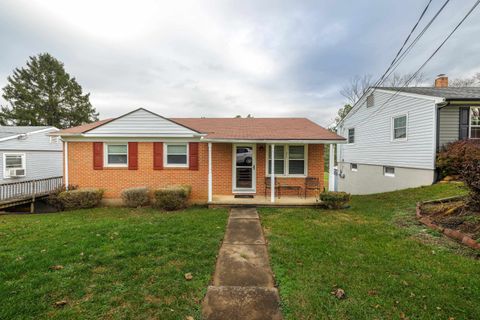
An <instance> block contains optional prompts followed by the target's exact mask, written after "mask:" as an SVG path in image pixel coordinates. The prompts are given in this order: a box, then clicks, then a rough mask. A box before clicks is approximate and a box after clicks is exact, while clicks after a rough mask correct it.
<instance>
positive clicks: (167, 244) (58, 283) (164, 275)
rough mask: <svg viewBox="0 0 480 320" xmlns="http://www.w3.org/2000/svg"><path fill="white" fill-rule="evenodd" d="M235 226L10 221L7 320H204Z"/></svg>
mask: <svg viewBox="0 0 480 320" xmlns="http://www.w3.org/2000/svg"><path fill="white" fill-rule="evenodd" d="M226 219H227V212H226V210H208V209H203V208H191V209H188V210H185V211H183V212H176V213H162V212H159V211H155V210H152V209H121V208H98V209H92V210H80V211H71V212H65V213H59V214H57V213H55V214H38V215H9V216H0V301H1V303H0V304H1V308H0V319H47V318H48V319H98V318H103V319H120V318H122V319H132V318H135V319H153V318H155V319H184V318H185V317H186V316H189V315H190V316H193V317H195V319H200V301H201V299H202V298H203V296H204V294H205V292H206V288H207V286H208V284H209V281H210V278H211V275H212V273H213V270H214V265H215V258H216V254H217V251H218V248H219V246H220V242H221V240H222V238H223V234H224V231H225V225H226ZM55 265H59V266H62V267H63V269H60V270H52V269H51V267H52V266H55ZM188 272H190V273H192V275H193V279H192V280H191V281H186V280H185V278H184V274H185V273H188ZM62 300H64V301H66V304H65V305H64V306H55V303H56V302H59V301H62Z"/></svg>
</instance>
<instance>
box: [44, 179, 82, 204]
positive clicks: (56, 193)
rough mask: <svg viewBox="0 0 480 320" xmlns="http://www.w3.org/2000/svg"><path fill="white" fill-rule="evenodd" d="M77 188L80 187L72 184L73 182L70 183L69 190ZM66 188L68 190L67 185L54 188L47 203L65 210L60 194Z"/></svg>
mask: <svg viewBox="0 0 480 320" xmlns="http://www.w3.org/2000/svg"><path fill="white" fill-rule="evenodd" d="M76 189H78V186H75V185H71V184H69V185H68V190H76ZM66 190H67V188H66V185H62V186H60V187H58V188H56V189H55V190H53V192H52V193H50V195H49V196H48V197H47V203H48V204H49V205H51V206H52V207H54V208H55V209H56V210H57V211H63V210H65V207H64V206H63V203H62V201H60V198H59V195H60V193H62V192H63V191H66Z"/></svg>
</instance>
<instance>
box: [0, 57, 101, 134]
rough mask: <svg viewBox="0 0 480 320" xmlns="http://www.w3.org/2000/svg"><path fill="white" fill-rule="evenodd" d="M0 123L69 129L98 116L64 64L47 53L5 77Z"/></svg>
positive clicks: (31, 58) (86, 95) (91, 120)
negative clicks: (3, 104)
mask: <svg viewBox="0 0 480 320" xmlns="http://www.w3.org/2000/svg"><path fill="white" fill-rule="evenodd" d="M7 80H8V84H7V85H6V86H5V87H4V88H3V98H4V99H5V100H6V101H7V102H8V104H9V105H7V106H2V107H1V112H0V124H4V125H5V124H9V125H19V126H55V127H57V128H68V127H72V126H78V125H81V124H85V123H90V122H93V121H96V120H98V113H97V112H96V110H95V108H93V106H92V105H91V103H90V100H89V96H90V94H89V93H87V94H84V93H83V92H82V87H81V86H80V85H79V84H78V83H77V81H76V80H75V78H72V77H70V75H69V74H68V73H67V72H65V69H64V66H63V63H62V62H60V61H58V60H57V59H55V58H54V57H52V56H51V55H50V54H48V53H42V54H39V55H38V56H35V57H30V59H29V61H28V62H27V65H26V67H24V68H20V69H19V68H16V69H15V70H14V71H13V75H12V76H9V77H8V78H7Z"/></svg>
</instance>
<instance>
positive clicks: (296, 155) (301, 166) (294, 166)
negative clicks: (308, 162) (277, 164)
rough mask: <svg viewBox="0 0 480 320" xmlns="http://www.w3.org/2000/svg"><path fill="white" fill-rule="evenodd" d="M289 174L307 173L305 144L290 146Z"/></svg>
mask: <svg viewBox="0 0 480 320" xmlns="http://www.w3.org/2000/svg"><path fill="white" fill-rule="evenodd" d="M288 174H289V175H304V174H305V146H288Z"/></svg>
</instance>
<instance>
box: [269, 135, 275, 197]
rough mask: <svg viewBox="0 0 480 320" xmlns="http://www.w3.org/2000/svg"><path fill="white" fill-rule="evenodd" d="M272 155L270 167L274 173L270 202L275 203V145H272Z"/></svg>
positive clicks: (272, 174)
mask: <svg viewBox="0 0 480 320" xmlns="http://www.w3.org/2000/svg"><path fill="white" fill-rule="evenodd" d="M271 149H272V152H271V155H270V161H271V164H270V167H271V168H272V171H271V172H270V192H271V194H270V201H271V202H275V145H274V144H273V143H272V145H271Z"/></svg>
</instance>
